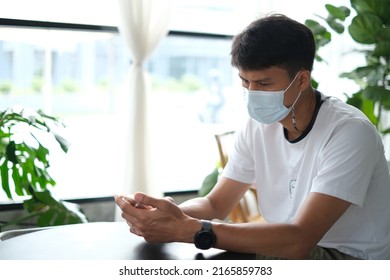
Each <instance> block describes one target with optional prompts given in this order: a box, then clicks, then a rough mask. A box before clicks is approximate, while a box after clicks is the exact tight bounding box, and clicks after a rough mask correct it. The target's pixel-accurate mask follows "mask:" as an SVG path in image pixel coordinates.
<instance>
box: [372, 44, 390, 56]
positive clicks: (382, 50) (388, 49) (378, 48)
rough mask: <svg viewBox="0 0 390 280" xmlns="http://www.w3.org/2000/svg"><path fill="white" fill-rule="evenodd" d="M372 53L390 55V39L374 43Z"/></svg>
mask: <svg viewBox="0 0 390 280" xmlns="http://www.w3.org/2000/svg"><path fill="white" fill-rule="evenodd" d="M373 55H375V56H376V57H381V56H383V57H390V40H389V41H386V42H384V41H382V42H378V43H376V45H375V50H374V52H373Z"/></svg>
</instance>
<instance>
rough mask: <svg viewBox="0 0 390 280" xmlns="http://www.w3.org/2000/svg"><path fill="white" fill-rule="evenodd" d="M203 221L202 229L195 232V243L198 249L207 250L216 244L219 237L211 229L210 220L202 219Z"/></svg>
mask: <svg viewBox="0 0 390 280" xmlns="http://www.w3.org/2000/svg"><path fill="white" fill-rule="evenodd" d="M201 223H202V228H201V229H200V231H198V232H197V233H195V237H194V244H195V247H196V248H198V249H202V250H207V249H210V248H211V247H213V246H214V245H215V242H216V241H217V237H216V236H215V234H214V232H213V230H212V229H211V222H210V221H206V220H201Z"/></svg>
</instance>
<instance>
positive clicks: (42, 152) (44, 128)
mask: <svg viewBox="0 0 390 280" xmlns="http://www.w3.org/2000/svg"><path fill="white" fill-rule="evenodd" d="M61 126H64V124H63V123H62V122H61V121H60V120H59V119H58V118H56V117H52V116H49V115H46V114H44V113H43V112H42V111H33V110H29V109H26V108H18V109H15V108H10V109H7V110H4V111H0V178H1V187H2V190H3V193H4V194H6V196H7V197H8V199H10V200H17V199H18V200H22V201H23V208H24V209H25V211H26V212H27V213H26V215H24V216H22V217H20V218H18V219H16V220H14V221H9V222H7V223H6V224H3V225H1V228H2V229H3V230H4V229H6V228H7V227H10V226H12V225H15V224H18V223H21V222H23V221H26V220H30V219H32V218H36V223H37V225H38V226H52V225H61V224H70V223H81V222H86V221H87V219H86V217H85V215H84V214H83V213H82V212H81V211H80V209H79V208H78V207H77V205H74V204H71V203H68V202H65V201H61V200H59V199H57V198H55V197H54V195H53V193H52V191H51V188H52V187H53V186H55V184H56V182H55V180H54V179H53V178H52V177H51V176H50V175H49V167H50V163H49V149H48V148H46V146H47V144H45V143H47V142H48V137H50V138H52V139H51V140H53V139H55V141H54V142H57V143H58V144H59V146H60V147H61V149H62V150H63V151H64V152H67V151H68V148H69V143H68V142H67V141H66V140H65V139H64V138H63V137H61V136H60V135H59V133H57V132H56V131H57V130H58V128H59V127H61Z"/></svg>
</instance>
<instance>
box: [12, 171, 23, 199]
mask: <svg viewBox="0 0 390 280" xmlns="http://www.w3.org/2000/svg"><path fill="white" fill-rule="evenodd" d="M12 180H13V181H14V185H15V193H16V194H17V195H19V196H22V195H24V193H23V188H22V180H21V177H20V173H19V168H18V167H17V166H16V165H14V166H13V167H12Z"/></svg>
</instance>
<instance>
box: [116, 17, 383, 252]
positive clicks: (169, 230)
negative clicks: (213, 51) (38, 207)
mask: <svg viewBox="0 0 390 280" xmlns="http://www.w3.org/2000/svg"><path fill="white" fill-rule="evenodd" d="M314 55H315V43H314V39H313V35H312V33H311V32H310V30H309V29H308V28H307V27H306V26H305V25H303V24H300V23H298V22H296V21H294V20H292V19H289V18H287V17H285V16H283V15H271V16H267V17H264V18H261V19H259V20H256V21H254V22H253V23H252V24H250V25H249V26H248V27H247V28H246V29H245V30H244V31H243V32H242V33H240V34H238V35H237V36H236V37H235V38H234V41H233V45H232V51H231V56H232V65H233V66H234V67H236V68H237V69H238V70H239V77H240V78H241V80H242V85H243V87H244V94H245V97H246V99H247V106H248V113H249V115H250V118H249V119H248V121H247V123H246V124H245V126H244V127H243V128H242V130H240V131H239V132H237V139H236V143H235V146H234V149H233V151H232V153H231V154H230V157H229V161H228V164H227V166H226V167H225V169H224V172H223V176H222V178H221V179H220V181H219V182H218V183H217V185H216V186H215V187H214V189H213V190H212V191H211V192H210V194H209V195H207V197H204V198H196V199H193V200H189V201H187V202H185V203H184V204H182V205H180V206H176V205H175V204H174V203H173V202H172V201H171V200H169V199H157V198H153V197H150V196H148V195H146V194H142V193H136V194H135V195H134V198H130V197H124V196H117V197H116V202H117V204H118V205H119V207H120V208H121V209H122V211H123V214H122V216H123V218H125V219H126V220H127V222H128V224H129V226H130V231H131V232H132V233H134V234H137V235H140V236H143V237H144V238H145V240H147V241H149V242H173V241H179V242H188V243H192V242H194V243H195V245H196V246H197V247H198V248H201V249H207V248H209V247H211V246H212V247H216V248H221V249H225V250H231V251H236V252H246V253H256V254H257V255H258V258H271V259H272V258H281V259H308V258H309V259H387V258H390V207H389V201H390V179H389V171H388V168H387V163H386V159H385V157H384V149H383V145H382V142H381V138H380V136H379V135H378V133H377V131H376V130H375V128H374V127H373V126H372V124H371V123H370V122H369V121H368V120H367V118H366V117H365V116H364V115H363V114H362V113H361V112H360V111H358V110H357V109H355V108H353V107H351V106H349V105H346V104H345V103H343V102H341V101H339V100H337V99H335V98H329V97H326V96H324V95H323V94H321V93H320V92H318V91H316V90H314V89H313V88H312V86H311V83H310V79H311V71H312V66H313V61H314ZM251 185H254V186H255V187H256V188H257V193H258V200H259V210H260V212H261V214H262V215H263V217H264V218H265V220H266V221H267V223H248V224H231V223H216V222H209V221H210V220H212V219H224V218H225V217H226V216H227V215H228V213H229V212H230V211H231V210H232V209H233V207H234V206H235V205H236V204H237V203H238V202H239V200H240V199H241V197H242V196H243V195H244V193H245V192H246V191H247V190H248V189H249V188H250V187H251ZM201 219H202V220H201Z"/></svg>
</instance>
